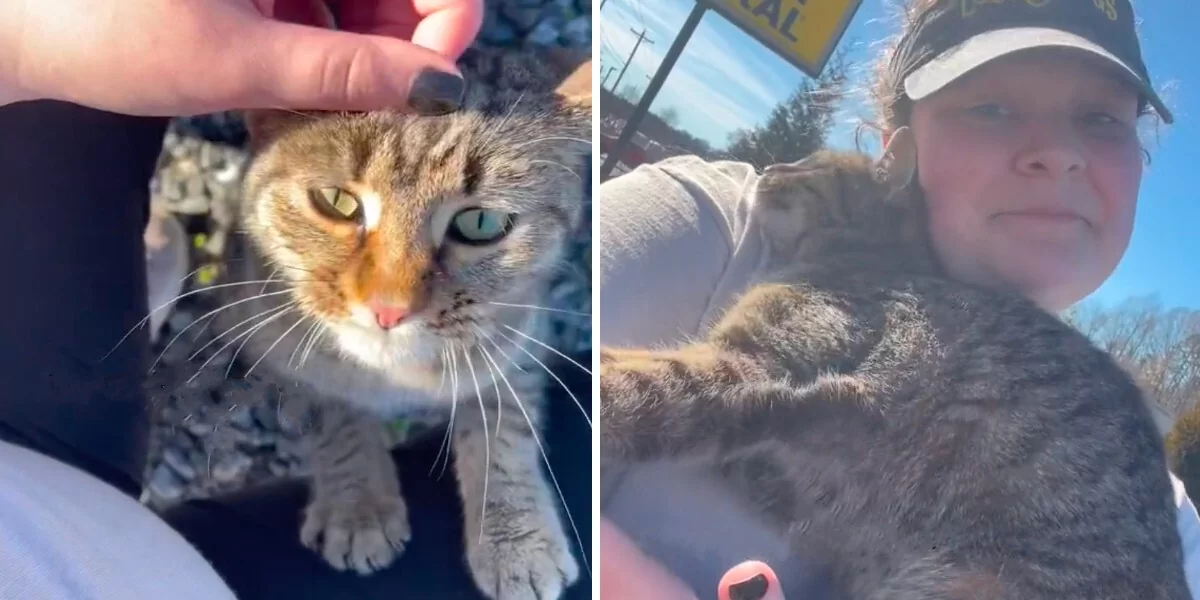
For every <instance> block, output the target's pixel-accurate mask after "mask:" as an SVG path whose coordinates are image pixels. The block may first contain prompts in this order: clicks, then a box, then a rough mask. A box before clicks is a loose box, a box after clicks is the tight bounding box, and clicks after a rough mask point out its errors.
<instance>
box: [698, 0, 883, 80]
mask: <svg viewBox="0 0 1200 600" xmlns="http://www.w3.org/2000/svg"><path fill="white" fill-rule="evenodd" d="M697 1H699V2H708V3H709V6H711V7H712V8H713V10H716V11H717V12H719V13H721V15H722V16H724V17H725V18H726V19H728V20H729V21H731V22H733V24H734V25H737V26H738V27H740V28H742V30H744V31H745V32H746V33H748V34H750V35H751V36H753V37H754V38H755V39H756V40H758V41H759V42H760V43H762V44H763V45H764V46H766V47H768V48H770V49H771V50H774V51H775V53H776V54H779V55H780V56H782V57H783V58H784V59H786V60H787V61H788V62H790V63H792V64H794V65H796V67H797V68H798V69H800V70H801V71H804V73H805V74H807V75H808V76H809V77H813V78H816V77H818V76H820V74H821V70H822V69H824V68H825V63H826V62H828V61H829V56H830V55H831V54H833V49H834V47H836V46H837V43H838V41H839V40H841V39H842V34H844V33H845V32H846V27H847V26H849V25H850V19H852V18H854V13H855V11H857V10H858V6H859V4H862V0H697Z"/></svg>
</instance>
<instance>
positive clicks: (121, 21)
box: [0, 0, 483, 116]
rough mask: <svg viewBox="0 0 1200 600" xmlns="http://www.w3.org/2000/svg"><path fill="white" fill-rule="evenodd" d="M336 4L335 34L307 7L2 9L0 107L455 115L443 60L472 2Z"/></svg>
mask: <svg viewBox="0 0 1200 600" xmlns="http://www.w3.org/2000/svg"><path fill="white" fill-rule="evenodd" d="M338 5H339V9H338V10H339V14H338V17H339V26H340V28H341V29H342V31H331V30H327V29H323V28H320V27H315V26H312V25H314V24H317V23H320V22H321V21H320V19H319V18H318V16H317V15H318V13H317V5H316V4H315V0H136V1H130V0H54V1H52V2H48V1H46V0H3V1H2V2H0V105H3V104H7V103H10V102H15V101H20V100H34V99H55V100H65V101H69V102H74V103H77V104H82V105H85V106H91V107H94V108H100V109H105V110H110V111H114V112H122V113H128V114H136V115H157V116H178V115H192V114H200V113H206V112H216V111H221V110H231V109H243V108H295V109H317V110H369V109H374V108H382V107H398V108H403V107H405V106H407V107H409V108H411V109H413V110H416V111H418V112H423V113H442V112H447V111H450V110H454V109H456V108H457V107H458V103H459V102H460V100H461V96H462V92H463V87H462V86H463V84H462V80H461V78H460V77H459V76H458V71H457V69H456V68H455V66H454V60H455V59H457V58H458V56H459V55H460V54H461V53H462V52H463V50H464V49H465V48H466V47H467V46H469V45H470V44H471V42H472V41H473V40H474V38H475V36H476V34H478V32H479V28H480V25H481V23H482V19H483V0H340V2H338ZM301 23H305V24H301ZM406 40H408V41H406Z"/></svg>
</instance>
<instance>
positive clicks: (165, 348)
mask: <svg viewBox="0 0 1200 600" xmlns="http://www.w3.org/2000/svg"><path fill="white" fill-rule="evenodd" d="M286 293H288V290H283V291H280V292H271V293H270V294H263V293H260V294H259V295H257V296H251V297H249V298H243V299H241V300H238V301H236V302H230V303H229V304H226V305H224V306H221V307H218V308H215V309H213V310H210V311H208V312H207V313H205V314H204V315H203V316H201V317H200V318H199V319H196V320H195V321H192V322H191V323H188V325H187V327H184V328H183V329H181V330H180V331H179V333H177V334H175V337H173V338H171V341H169V342H167V345H166V346H165V347H163V349H162V352H160V353H159V354H158V358H156V359H154V362H153V363H151V365H150V372H154V368H155V367H157V366H158V363H159V362H161V361H162V358H163V356H166V354H167V350H170V349H171V345H172V344H174V343H175V341H176V340H178V339H179V338H180V337H181V336H183V334H184V333H187V330H189V329H191V328H192V327H195V326H196V325H197V324H198V323H200V322H201V321H203V320H205V319H207V318H209V317H211V316H213V315H215V314H217V313H219V312H221V311H223V310H225V309H228V308H232V307H234V306H237V305H238V304H242V303H243V302H250V301H251V300H259V299H262V298H268V297H270V296H278V295H280V294H286Z"/></svg>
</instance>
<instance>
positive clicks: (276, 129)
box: [242, 108, 314, 151]
mask: <svg viewBox="0 0 1200 600" xmlns="http://www.w3.org/2000/svg"><path fill="white" fill-rule="evenodd" d="M313 116H314V115H312V114H306V113H302V112H299V111H289V110H280V109H273V108H256V109H253V110H245V111H242V121H243V122H244V123H245V124H246V133H247V134H248V135H249V140H248V141H249V143H250V149H251V150H252V151H257V150H259V149H261V148H263V147H264V146H266V145H267V144H270V143H271V142H272V141H274V140H276V139H278V138H279V136H281V135H283V133H285V132H287V131H288V130H290V129H294V128H296V127H298V126H300V125H301V124H302V123H303V122H304V121H305V120H306V119H312V118H313Z"/></svg>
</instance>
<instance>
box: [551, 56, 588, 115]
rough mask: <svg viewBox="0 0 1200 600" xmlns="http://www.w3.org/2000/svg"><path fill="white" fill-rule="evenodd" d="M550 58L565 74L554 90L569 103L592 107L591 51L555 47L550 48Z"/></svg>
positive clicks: (558, 69)
mask: <svg viewBox="0 0 1200 600" xmlns="http://www.w3.org/2000/svg"><path fill="white" fill-rule="evenodd" d="M548 54H549V56H550V60H551V61H552V62H553V63H554V66H555V67H557V71H558V72H559V73H563V74H564V76H563V78H562V80H561V81H560V82H559V84H558V87H556V88H555V89H554V92H555V93H556V94H558V96H559V97H561V98H562V99H563V100H565V101H566V102H567V103H569V104H578V105H583V106H586V107H589V108H590V107H591V104H592V58H591V52H590V51H588V52H584V51H582V50H579V49H572V48H561V47H555V48H551V49H549V50H548Z"/></svg>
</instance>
